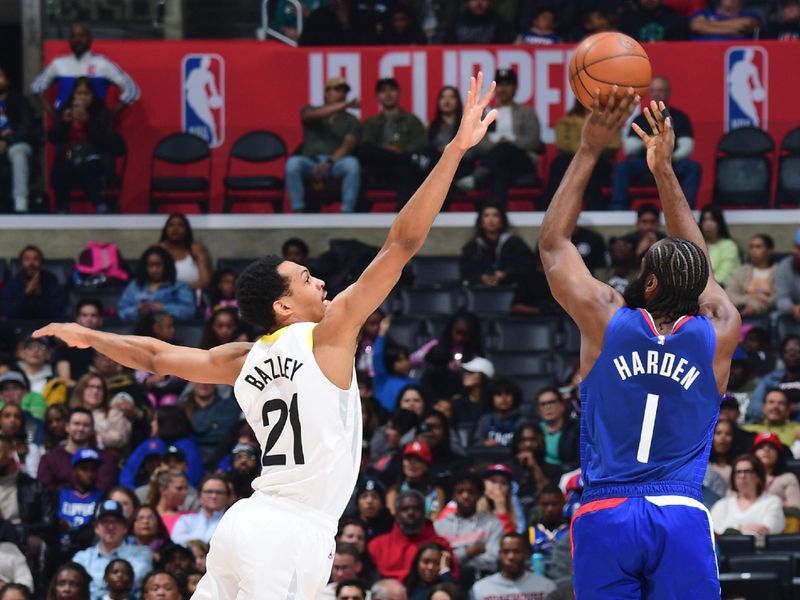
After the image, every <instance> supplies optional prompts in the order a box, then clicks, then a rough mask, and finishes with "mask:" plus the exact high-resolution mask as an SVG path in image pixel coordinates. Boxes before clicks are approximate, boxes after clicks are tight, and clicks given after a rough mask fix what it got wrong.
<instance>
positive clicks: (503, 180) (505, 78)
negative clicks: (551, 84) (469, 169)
mask: <svg viewBox="0 0 800 600" xmlns="http://www.w3.org/2000/svg"><path fill="white" fill-rule="evenodd" d="M494 79H495V82H496V83H497V88H496V90H495V98H496V101H495V109H496V110H497V120H496V121H495V124H494V125H493V126H492V128H491V129H490V131H489V133H488V134H487V135H486V137H485V138H484V139H483V141H482V142H481V143H480V144H479V145H478V146H477V148H476V150H477V154H478V156H479V157H480V166H479V167H478V168H477V169H475V173H473V174H472V175H468V176H466V177H462V178H461V179H459V180H458V181H457V182H456V184H455V185H456V187H458V188H459V189H461V190H462V191H465V192H470V191H472V190H474V189H476V188H481V187H484V186H489V188H490V190H491V197H492V199H493V200H495V201H497V202H499V203H501V204H506V203H507V201H508V188H510V187H512V186H513V185H524V186H527V185H531V184H534V183H535V182H536V180H537V176H536V165H537V163H538V162H539V155H540V154H541V153H542V150H543V145H542V140H541V139H540V137H539V131H540V129H539V118H538V117H537V116H536V111H535V110H534V109H533V107H532V106H522V105H520V104H517V103H516V102H514V96H515V95H516V93H517V74H516V73H515V72H514V71H512V70H511V69H499V70H498V71H497V72H496V73H495V75H494Z"/></svg>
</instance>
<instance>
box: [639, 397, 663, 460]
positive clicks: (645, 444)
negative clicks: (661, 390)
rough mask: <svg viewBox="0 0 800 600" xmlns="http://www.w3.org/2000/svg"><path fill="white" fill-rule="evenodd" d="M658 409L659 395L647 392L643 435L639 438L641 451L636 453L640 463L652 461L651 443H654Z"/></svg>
mask: <svg viewBox="0 0 800 600" xmlns="http://www.w3.org/2000/svg"><path fill="white" fill-rule="evenodd" d="M656 411H658V395H657V394H647V402H646V403H645V405H644V418H643V419H642V435H641V437H640V438H639V451H638V452H637V453H636V460H638V461H639V462H640V463H647V462H649V461H650V445H651V444H652V443H653V430H654V429H655V427H656Z"/></svg>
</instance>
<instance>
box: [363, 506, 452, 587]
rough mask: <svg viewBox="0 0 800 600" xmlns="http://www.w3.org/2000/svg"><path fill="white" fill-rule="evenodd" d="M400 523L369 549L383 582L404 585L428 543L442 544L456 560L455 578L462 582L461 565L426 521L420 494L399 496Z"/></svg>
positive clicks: (398, 513)
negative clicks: (460, 575)
mask: <svg viewBox="0 0 800 600" xmlns="http://www.w3.org/2000/svg"><path fill="white" fill-rule="evenodd" d="M395 515H396V518H397V521H396V522H395V524H394V527H392V530H391V531H390V532H389V533H384V534H383V535H379V536H377V537H375V538H373V540H372V541H371V542H370V543H369V545H368V546H367V549H368V551H369V554H370V556H371V557H372V560H373V562H374V563H375V566H376V567H377V568H378V572H379V573H380V575H381V577H383V578H391V579H397V580H398V581H403V579H404V578H405V577H406V575H408V572H409V570H410V569H411V565H412V562H413V560H414V555H415V554H416V552H417V549H418V548H419V547H420V546H421V545H422V544H425V543H427V542H436V543H437V544H441V545H442V546H443V547H444V548H445V549H446V550H447V551H448V552H449V553H450V556H453V566H452V572H453V577H454V578H455V579H458V565H457V564H456V561H455V555H454V554H453V549H452V548H451V547H450V544H448V543H447V540H446V539H444V538H443V537H441V536H438V535H436V531H435V530H434V529H433V523H431V521H430V520H428V519H426V518H425V498H423V496H422V494H420V493H419V492H418V491H416V490H408V491H406V492H403V493H401V494H399V495H398V496H397V498H396V500H395Z"/></svg>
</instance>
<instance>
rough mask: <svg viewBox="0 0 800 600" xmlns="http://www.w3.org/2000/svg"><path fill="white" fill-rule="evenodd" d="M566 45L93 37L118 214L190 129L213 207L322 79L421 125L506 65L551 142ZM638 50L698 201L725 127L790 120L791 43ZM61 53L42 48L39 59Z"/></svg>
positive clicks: (287, 134) (780, 124) (314, 99)
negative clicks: (398, 107) (124, 152)
mask: <svg viewBox="0 0 800 600" xmlns="http://www.w3.org/2000/svg"><path fill="white" fill-rule="evenodd" d="M571 49H572V47H571V46H562V45H558V46H533V47H531V46H492V47H466V46H457V47H453V46H432V47H368V48H301V49H295V48H290V47H288V46H284V45H282V44H277V43H271V42H266V43H265V42H257V41H217V40H209V41H186V42H170V41H158V42H154V41H104V40H98V41H96V42H95V43H94V47H93V50H94V51H95V52H97V53H101V54H105V55H106V56H108V57H109V58H111V59H112V60H113V61H115V62H116V63H117V64H119V65H120V67H122V69H124V70H125V71H126V72H127V73H128V74H130V75H131V77H133V79H134V80H135V81H136V82H137V84H138V85H139V86H140V88H141V92H142V95H141V99H140V100H139V101H138V102H137V103H136V104H134V105H133V106H132V107H131V108H129V109H127V110H125V111H124V112H123V113H122V114H121V116H120V118H119V123H118V124H119V128H120V131H121V133H122V135H123V136H124V137H125V139H126V141H127V142H128V147H129V160H128V166H127V173H126V177H125V186H124V190H123V194H122V200H121V204H122V210H123V211H124V212H146V210H147V199H148V195H149V177H150V157H151V155H152V151H153V148H154V147H155V145H156V143H157V142H158V140H159V139H160V138H162V137H164V136H165V135H167V134H170V133H174V132H177V131H183V130H185V131H192V132H194V133H197V134H198V135H200V136H201V137H205V138H206V139H207V140H208V141H209V142H210V144H211V145H212V147H213V154H212V155H213V165H212V179H213V188H212V203H211V210H212V212H218V211H220V209H221V206H222V178H223V177H224V175H225V168H226V160H227V156H228V151H229V150H230V147H231V145H232V143H233V142H234V141H235V140H236V139H237V138H238V137H239V136H241V135H242V134H244V133H247V132H248V131H252V130H255V129H267V130H270V131H274V132H276V133H277V134H279V135H280V136H281V137H282V138H283V139H284V140H285V141H286V143H287V146H288V148H289V151H290V152H292V151H293V150H294V149H295V148H296V147H297V146H298V145H299V144H300V142H301V126H300V118H299V111H300V108H301V107H303V106H305V105H307V104H315V105H319V104H322V95H323V89H324V84H325V81H326V80H327V79H328V78H330V77H333V76H342V77H345V78H346V79H347V81H348V82H349V84H350V87H351V88H352V91H351V93H350V97H358V98H360V99H361V109H360V110H357V111H354V114H356V115H357V116H358V117H359V118H360V119H362V120H363V119H365V118H367V117H369V116H372V115H374V114H376V113H377V111H378V104H377V101H376V99H375V94H374V84H375V81H376V80H377V79H379V78H381V77H395V78H396V79H397V80H398V81H399V83H400V86H401V90H402V96H401V104H402V105H403V106H404V107H405V108H406V109H408V110H411V111H413V112H415V113H416V114H417V115H418V116H419V117H420V118H421V119H422V120H423V121H424V122H426V123H427V122H429V121H430V119H431V117H432V116H433V113H434V111H435V100H436V95H437V93H438V91H439V89H440V88H441V87H442V86H443V85H455V86H456V87H457V88H458V89H460V90H462V91H463V90H466V88H467V85H468V81H469V77H470V76H471V75H472V74H473V73H474V72H475V71H477V70H478V69H481V70H483V71H484V73H487V74H493V73H494V71H495V70H496V69H497V68H512V69H514V70H515V71H516V72H517V73H518V76H519V89H518V91H517V96H516V101H517V102H519V103H521V104H531V105H533V106H534V107H535V108H536V111H537V113H538V115H539V119H540V121H541V125H542V139H543V141H544V142H546V143H552V142H553V127H554V125H555V123H556V121H557V120H558V119H559V118H560V117H561V116H562V115H563V114H564V113H565V112H566V111H567V110H568V109H569V107H570V106H571V104H572V102H573V96H572V92H571V91H570V89H569V83H568V80H567V72H568V71H567V69H568V64H569V59H570V53H571ZM646 50H647V52H648V54H649V55H650V59H651V61H652V63H653V73H654V74H655V75H664V76H666V77H668V78H669V79H670V80H671V82H672V100H671V104H672V105H674V106H676V107H678V108H680V109H682V110H683V111H684V112H686V113H688V115H689V117H690V118H691V120H692V124H693V127H694V132H695V139H696V145H695V149H694V153H693V157H694V158H695V159H696V160H698V161H700V162H701V163H702V165H703V182H702V187H701V190H700V199H699V204H701V205H702V204H705V203H706V202H708V201H709V199H710V195H711V187H712V184H713V181H712V180H713V168H714V154H715V149H716V145H717V143H718V141H719V139H720V136H721V135H722V134H723V133H724V131H726V130H727V129H730V128H735V127H738V126H741V125H745V124H755V125H758V126H759V127H762V128H765V129H768V130H769V132H770V133H771V134H772V136H773V138H774V139H775V141H776V145H778V144H780V141H781V139H782V138H783V136H784V135H785V134H786V133H787V132H788V131H789V130H790V129H791V128H792V127H795V126H797V125H798V124H800V117H798V108H797V94H796V88H797V81H796V79H795V76H794V75H793V73H794V72H795V71H796V66H797V64H800V44H796V43H792V42H754V43H735V44H734V43H724V42H696V43H662V44H649V45H647V46H646ZM66 52H68V48H67V46H66V44H65V43H64V42H48V43H47V44H46V45H45V60H46V61H50V60H52V59H53V57H55V56H58V55H60V54H64V53H66Z"/></svg>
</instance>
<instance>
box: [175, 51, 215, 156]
mask: <svg viewBox="0 0 800 600" xmlns="http://www.w3.org/2000/svg"><path fill="white" fill-rule="evenodd" d="M181 120H182V123H183V125H182V129H183V131H184V132H185V133H191V134H194V135H196V136H197V137H199V138H202V139H204V140H205V141H206V142H208V145H209V146H210V147H212V148H216V147H218V146H221V145H222V142H223V141H224V140H225V61H224V60H223V59H222V57H221V56H220V55H219V54H187V55H186V56H184V57H183V63H182V65H181Z"/></svg>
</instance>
